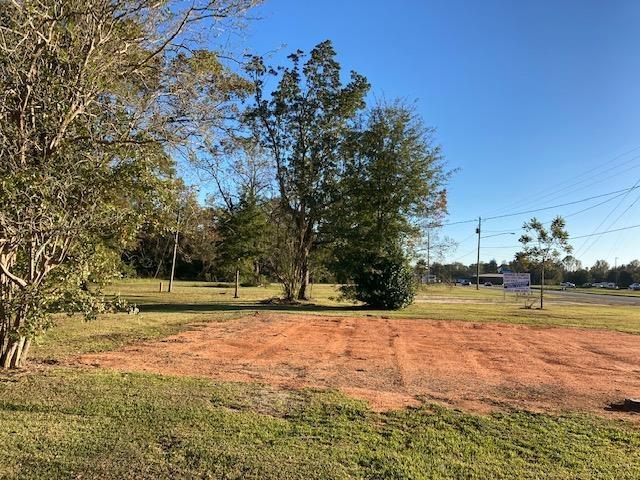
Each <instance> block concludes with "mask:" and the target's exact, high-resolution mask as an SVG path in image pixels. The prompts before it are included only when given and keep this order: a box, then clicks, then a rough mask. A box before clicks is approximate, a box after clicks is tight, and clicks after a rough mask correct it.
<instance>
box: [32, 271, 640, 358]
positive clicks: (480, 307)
mask: <svg viewBox="0 0 640 480" xmlns="http://www.w3.org/2000/svg"><path fill="white" fill-rule="evenodd" d="M157 283H158V282H157V281H152V280H129V281H124V282H121V283H118V284H116V285H113V286H112V287H110V289H109V290H107V293H112V294H113V293H119V294H121V295H122V296H123V297H125V298H126V299H128V300H129V301H130V302H131V303H136V304H138V305H139V307H140V311H141V313H140V314H139V315H127V314H110V315H102V316H101V317H100V318H99V320H97V321H92V322H84V321H83V320H82V319H81V318H80V317H78V316H75V317H66V316H59V317H58V318H57V319H56V323H57V326H56V327H55V328H53V329H52V330H51V331H50V332H48V333H47V335H45V336H44V337H42V338H40V339H38V340H37V343H36V345H34V347H33V349H32V355H31V357H32V358H34V359H35V360H37V361H40V362H48V363H55V362H57V361H60V360H64V359H67V358H69V357H73V356H75V355H79V354H82V353H88V352H91V353H93V352H100V351H105V350H113V349H117V348H121V347H122V346H124V345H127V344H129V343H133V342H137V341H144V340H152V339H155V338H160V337H165V336H168V335H173V334H175V333H178V332H180V331H182V330H185V329H188V328H192V326H193V324H195V323H199V322H210V321H225V320H228V319H231V318H237V317H240V316H242V315H245V314H248V313H251V312H255V311H271V312H280V313H287V314H297V313H300V314H302V313H304V314H321V315H348V316H373V317H385V318H416V319H423V318H426V319H432V320H456V321H469V322H478V323H483V322H502V323H511V324H525V325H536V326H561V327H578V328H602V329H610V330H617V331H621V332H627V333H640V309H639V308H638V307H634V306H618V305H616V306H609V305H607V306H604V305H587V304H583V305H580V304H577V305H576V304H567V303H558V304H551V305H550V306H549V307H548V308H547V309H546V310H536V309H530V310H528V309H524V308H522V304H521V303H517V302H516V301H515V300H514V299H513V297H507V299H506V301H505V300H504V299H503V295H502V292H501V291H498V290H492V289H489V288H487V289H481V290H480V291H476V290H475V289H473V288H468V287H446V286H432V287H429V288H423V289H422V290H421V291H420V292H419V295H418V299H417V301H416V303H414V304H413V305H411V306H409V307H408V308H406V309H404V310H398V311H386V310H370V309H367V308H365V307H363V306H360V305H357V304H354V303H351V302H346V301H339V300H338V295H339V293H338V291H337V288H336V287H335V286H333V285H314V287H313V299H312V300H311V301H310V302H303V303H302V304H300V305H293V306H288V305H277V304H269V305H265V304H263V303H261V301H262V300H265V299H268V298H271V297H274V296H277V295H278V294H279V293H280V289H279V286H277V285H272V286H269V287H268V288H264V287H251V288H242V289H241V292H240V293H241V297H240V298H239V299H234V298H233V288H231V287H230V286H229V287H226V288H221V287H219V286H214V285H216V284H210V283H204V282H176V285H175V291H174V292H173V293H170V294H169V293H166V292H164V293H159V292H158V291H157V289H158V285H157Z"/></svg>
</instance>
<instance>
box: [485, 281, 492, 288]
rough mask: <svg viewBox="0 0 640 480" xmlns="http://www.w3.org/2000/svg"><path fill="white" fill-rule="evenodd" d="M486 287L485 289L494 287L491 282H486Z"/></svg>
mask: <svg viewBox="0 0 640 480" xmlns="http://www.w3.org/2000/svg"><path fill="white" fill-rule="evenodd" d="M484 286H485V287H493V283H491V282H484Z"/></svg>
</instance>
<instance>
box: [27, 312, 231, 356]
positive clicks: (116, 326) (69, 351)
mask: <svg viewBox="0 0 640 480" xmlns="http://www.w3.org/2000/svg"><path fill="white" fill-rule="evenodd" d="M240 315H241V313H238V312H216V313H207V314H204V315H203V314H198V313H193V312H176V313H167V312H154V313H149V312H147V313H144V314H140V315H127V314H126V313H119V314H109V315H101V316H100V317H99V319H98V320H93V321H89V322H86V321H84V320H82V318H80V317H79V316H72V317H68V316H58V317H57V318H56V320H55V322H56V326H55V327H54V328H53V329H51V330H50V331H49V332H47V334H46V335H44V336H43V337H40V338H38V339H37V342H36V344H35V345H34V346H33V348H32V354H31V355H30V357H31V359H33V360H35V361H37V362H45V363H57V362H59V361H62V360H65V359H68V358H69V357H73V356H77V355H80V354H83V353H95V352H103V351H108V350H116V349H118V348H121V347H123V346H125V345H128V344H130V343H134V342H140V341H145V340H153V339H156V338H160V337H166V336H169V335H174V334H176V333H179V332H181V331H184V330H188V329H190V328H193V327H194V325H195V324H197V323H200V322H211V321H225V320H229V319H231V318H235V317H238V316H240Z"/></svg>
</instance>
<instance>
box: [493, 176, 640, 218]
mask: <svg viewBox="0 0 640 480" xmlns="http://www.w3.org/2000/svg"><path fill="white" fill-rule="evenodd" d="M638 188H640V185H637V184H636V185H634V186H633V187H630V188H625V189H622V190H617V191H615V192H609V193H603V194H602V195H594V196H592V197H588V198H583V199H582V200H575V201H573V202H567V203H561V204H558V205H553V206H550V207H543V208H536V209H533V210H525V211H522V212H516V213H507V214H505V215H497V216H495V217H487V218H484V219H483V220H496V219H498V218H506V217H515V216H518V215H525V214H528V213H535V212H541V211H543V210H552V209H554V208H560V207H566V206H569V205H575V204H577V203H583V202H588V201H589V200H595V199H596V198H602V197H608V196H609V195H614V194H617V193H620V192H627V193H628V192H631V191H632V190H636V189H638Z"/></svg>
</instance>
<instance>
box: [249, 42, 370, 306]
mask: <svg viewBox="0 0 640 480" xmlns="http://www.w3.org/2000/svg"><path fill="white" fill-rule="evenodd" d="M335 57H336V52H335V50H334V48H333V45H332V44H331V42H330V41H325V42H322V43H320V44H318V45H317V46H316V47H315V48H314V49H313V50H311V53H310V55H309V56H308V58H306V57H305V55H304V54H303V52H301V51H297V52H295V53H293V54H291V55H289V59H290V60H291V66H290V67H288V68H284V69H282V70H280V71H276V70H273V69H270V68H267V66H266V65H265V63H264V60H263V59H262V58H260V57H255V58H253V61H252V62H251V63H250V66H249V72H250V73H251V74H252V76H253V80H254V88H255V105H254V106H253V107H252V108H250V109H249V111H248V112H247V118H248V120H249V122H250V123H251V125H252V127H253V129H254V132H255V134H256V136H257V138H258V139H259V142H260V144H261V146H262V147H263V148H264V149H265V151H266V152H268V154H269V155H270V157H271V159H272V160H273V162H274V170H275V177H276V184H277V190H278V199H279V203H280V215H281V216H284V217H286V220H285V223H288V224H289V225H288V226H287V227H286V228H283V229H281V230H280V231H281V233H284V232H285V231H289V233H290V234H291V239H290V241H287V242H286V243H287V252H288V254H287V255H286V256H283V257H281V258H280V259H279V260H278V262H279V263H281V262H282V260H283V259H284V258H287V259H288V261H290V262H291V265H290V266H287V267H285V266H284V265H281V267H282V268H280V269H279V270H280V272H281V275H286V276H287V279H286V281H284V294H285V297H287V298H288V299H293V298H295V297H296V296H297V297H298V298H300V299H302V298H306V297H307V284H308V277H309V261H310V256H311V253H312V250H313V249H314V248H315V246H316V244H315V242H316V236H317V235H316V234H317V229H318V226H319V224H320V223H322V222H323V221H324V219H325V217H326V210H327V208H328V206H329V204H330V200H331V199H332V198H333V196H332V192H334V191H335V188H336V184H337V182H338V179H339V176H340V168H339V167H340V160H341V158H340V150H341V145H342V144H343V139H344V137H345V135H346V133H347V132H348V130H349V126H350V123H351V122H352V121H353V120H354V118H355V115H356V114H357V112H358V111H360V110H361V109H362V108H363V107H364V99H365V95H366V93H367V91H368V90H369V84H368V83H367V81H366V79H365V78H364V77H363V76H361V75H359V74H357V73H355V72H352V73H351V79H350V81H349V82H348V83H347V84H343V83H342V81H341V78H340V74H341V68H340V64H339V63H338V62H337V61H336V58H335ZM305 58H306V60H305ZM272 74H273V75H279V76H280V80H279V82H278V85H277V87H276V88H275V90H274V91H273V92H272V93H271V98H270V99H267V98H265V96H266V92H265V81H266V77H267V76H269V75H272ZM283 226H284V225H283Z"/></svg>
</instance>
